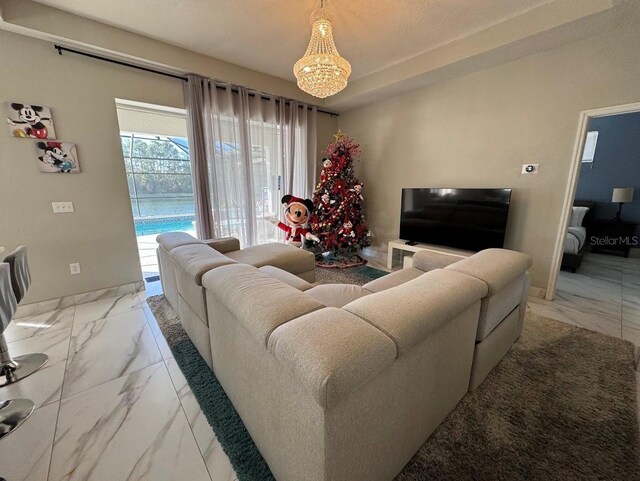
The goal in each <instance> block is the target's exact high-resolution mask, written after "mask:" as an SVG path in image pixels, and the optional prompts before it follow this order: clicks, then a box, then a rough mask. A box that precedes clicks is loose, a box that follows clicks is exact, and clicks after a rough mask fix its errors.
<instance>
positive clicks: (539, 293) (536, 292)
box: [529, 286, 547, 299]
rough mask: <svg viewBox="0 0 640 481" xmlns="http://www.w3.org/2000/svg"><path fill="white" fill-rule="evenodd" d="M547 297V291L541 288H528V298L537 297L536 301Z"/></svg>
mask: <svg viewBox="0 0 640 481" xmlns="http://www.w3.org/2000/svg"><path fill="white" fill-rule="evenodd" d="M546 295H547V290H546V289H544V288H542V287H536V286H529V297H537V298H538V299H544V298H545V296H546Z"/></svg>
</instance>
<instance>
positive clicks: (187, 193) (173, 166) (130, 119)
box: [116, 100, 196, 282]
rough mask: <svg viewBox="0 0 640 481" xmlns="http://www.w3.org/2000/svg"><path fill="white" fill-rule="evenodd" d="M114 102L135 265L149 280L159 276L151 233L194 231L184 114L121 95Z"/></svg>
mask: <svg viewBox="0 0 640 481" xmlns="http://www.w3.org/2000/svg"><path fill="white" fill-rule="evenodd" d="M116 107H117V113H118V122H119V124H120V141H121V145H122V157H123V161H124V164H125V170H126V173H127V183H128V186H129V199H130V202H131V211H132V214H133V224H134V227H135V231H136V239H137V243H138V253H139V258H140V266H141V269H142V274H143V278H144V279H145V281H146V282H153V281H156V280H158V279H159V268H158V261H157V257H156V248H157V242H156V237H157V235H158V234H162V233H164V232H176V231H178V232H186V233H188V234H191V235H193V236H194V237H195V236H196V224H195V222H196V218H195V203H194V194H193V183H192V178H191V163H190V160H189V142H188V140H187V126H186V113H185V111H184V110H181V109H172V108H168V107H162V106H152V105H147V104H144V105H143V104H139V103H135V102H127V101H121V100H119V101H117V102H116Z"/></svg>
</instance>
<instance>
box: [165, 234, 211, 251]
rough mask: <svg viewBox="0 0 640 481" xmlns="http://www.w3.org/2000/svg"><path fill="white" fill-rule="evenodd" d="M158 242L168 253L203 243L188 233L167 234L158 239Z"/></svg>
mask: <svg viewBox="0 0 640 481" xmlns="http://www.w3.org/2000/svg"><path fill="white" fill-rule="evenodd" d="M156 242H157V243H158V244H160V245H161V246H162V248H163V249H164V250H166V251H167V252H168V251H170V250H172V249H175V248H176V247H179V246H184V245H189V244H202V243H203V242H202V241H201V240H200V239H196V238H195V237H193V236H192V235H189V234H187V233H186V232H165V233H164V234H160V235H159V236H158V237H156Z"/></svg>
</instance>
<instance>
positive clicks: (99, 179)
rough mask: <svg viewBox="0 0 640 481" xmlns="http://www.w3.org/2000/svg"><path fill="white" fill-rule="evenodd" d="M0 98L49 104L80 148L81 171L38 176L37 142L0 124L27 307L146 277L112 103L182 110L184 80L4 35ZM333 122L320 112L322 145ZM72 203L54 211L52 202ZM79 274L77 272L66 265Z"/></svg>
mask: <svg viewBox="0 0 640 481" xmlns="http://www.w3.org/2000/svg"><path fill="white" fill-rule="evenodd" d="M0 65H2V69H0V100H1V101H2V102H5V101H9V102H11V101H17V102H25V103H34V104H42V105H47V106H50V107H51V108H52V112H53V116H54V119H55V126H56V133H57V135H58V138H59V139H61V140H63V141H67V142H74V143H76V144H77V151H78V156H79V159H80V166H81V170H82V173H81V174H79V175H62V174H42V173H40V172H38V165H37V163H38V160H37V158H36V152H35V146H34V141H33V140H27V139H17V138H13V137H11V136H10V134H9V130H8V128H6V127H2V128H0V144H1V145H2V146H3V149H2V154H1V155H0V203H1V204H2V205H1V208H0V245H2V246H5V247H7V249H12V248H14V247H15V246H17V245H19V244H26V245H27V246H28V248H29V255H30V263H31V270H32V277H33V283H32V287H31V290H30V292H29V293H28V297H27V298H26V299H25V301H24V302H25V303H29V302H36V301H40V300H44V299H52V298H56V297H60V296H65V295H71V294H76V293H81V292H86V291H90V290H94V289H100V288H105V287H111V286H116V285H121V284H125V283H129V282H135V281H138V280H140V279H141V277H142V276H141V272H140V264H139V261H138V255H137V246H136V239H135V232H134V228H133V222H132V214H131V207H130V204H129V193H128V190H127V182H126V176H125V171H124V163H123V161H122V152H121V148H120V139H119V125H118V117H117V114H116V106H115V99H116V98H120V99H127V100H134V101H139V102H146V103H150V104H156V105H165V106H169V107H176V108H183V107H184V103H183V98H182V85H181V83H180V81H177V80H173V79H170V78H165V77H161V76H158V75H153V74H149V73H145V72H139V71H136V70H132V69H128V68H124V67H118V66H114V65H111V64H108V63H103V62H99V61H94V60H90V59H86V58H82V57H78V56H74V55H65V56H63V57H59V56H58V55H57V54H56V53H55V51H54V50H53V48H52V46H51V44H50V43H47V42H44V41H40V40H35V39H33V38H29V37H25V36H20V35H16V34H13V33H8V32H5V31H0ZM335 125H336V121H335V118H331V117H329V116H327V115H321V114H319V115H318V142H319V144H320V145H322V144H323V143H326V142H328V140H329V138H328V137H329V132H330V131H333V130H334V129H335ZM67 200H70V201H73V202H74V206H75V210H76V212H75V213H73V214H53V212H52V210H51V202H52V201H67ZM71 262H80V264H81V267H82V273H81V274H80V275H76V276H71V275H70V274H69V263H71Z"/></svg>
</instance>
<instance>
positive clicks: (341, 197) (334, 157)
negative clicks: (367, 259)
mask: <svg viewBox="0 0 640 481" xmlns="http://www.w3.org/2000/svg"><path fill="white" fill-rule="evenodd" d="M334 137H335V138H336V140H335V142H332V143H330V144H329V146H328V147H327V149H326V150H325V155H326V157H325V158H324V159H323V160H322V173H321V174H320V182H319V183H318V185H317V186H316V190H315V192H314V193H313V203H314V205H315V210H314V212H313V214H312V215H311V218H310V220H309V226H310V228H311V232H313V233H314V234H315V235H316V236H318V238H319V239H320V242H319V243H318V244H317V246H316V250H317V251H318V252H320V253H324V254H325V255H326V254H327V253H330V254H333V255H334V256H342V257H352V256H355V255H357V253H358V252H359V251H360V250H361V249H363V248H364V247H367V246H368V245H370V238H369V230H368V229H367V225H366V223H365V220H364V212H363V208H362V201H363V200H364V197H363V196H362V187H363V186H362V183H361V182H360V181H359V180H358V179H357V178H356V177H355V175H354V173H353V163H354V161H355V160H357V158H358V156H359V155H360V146H359V145H358V144H356V143H355V142H354V141H353V139H351V138H349V137H347V136H346V135H344V134H343V133H342V132H340V131H338V133H337V134H336V135H334Z"/></svg>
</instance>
